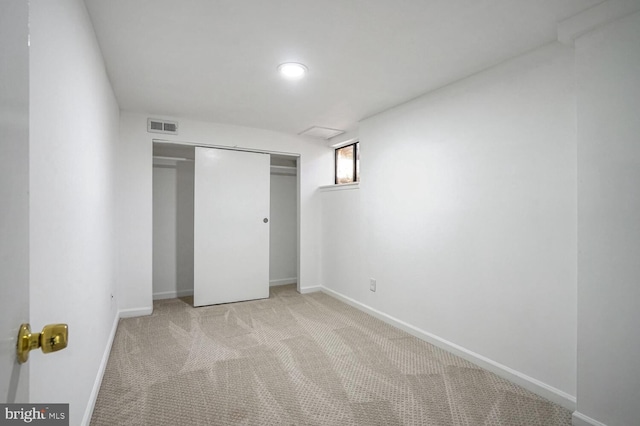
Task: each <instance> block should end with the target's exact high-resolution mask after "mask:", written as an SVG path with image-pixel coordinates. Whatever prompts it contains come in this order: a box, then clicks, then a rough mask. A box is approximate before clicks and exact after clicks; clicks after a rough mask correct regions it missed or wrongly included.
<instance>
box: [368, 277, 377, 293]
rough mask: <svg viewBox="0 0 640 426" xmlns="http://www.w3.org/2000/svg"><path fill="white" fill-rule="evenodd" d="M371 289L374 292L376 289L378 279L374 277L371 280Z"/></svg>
mask: <svg viewBox="0 0 640 426" xmlns="http://www.w3.org/2000/svg"><path fill="white" fill-rule="evenodd" d="M369 290H371V291H373V292H375V291H376V280H374V279H373V278H371V279H370V280H369Z"/></svg>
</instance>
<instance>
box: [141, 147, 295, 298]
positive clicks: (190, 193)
mask: <svg viewBox="0 0 640 426" xmlns="http://www.w3.org/2000/svg"><path fill="white" fill-rule="evenodd" d="M196 146H201V147H203V148H218V149H219V148H221V147H211V146H205V145H196V144H187V143H169V142H165V141H162V142H159V141H154V142H153V286H152V289H153V290H152V291H153V299H154V300H157V299H168V298H176V297H188V296H193V294H194V258H195V259H196V262H197V256H195V253H194V216H196V212H195V207H194V206H195V205H197V203H194V191H195V190H196V189H195V188H196V185H195V182H196V172H195V170H196V161H195V160H196V149H195V148H196ZM225 149H226V150H228V148H225ZM240 151H242V150H240ZM261 153H262V154H265V155H268V156H269V159H268V160H269V161H268V162H269V173H268V177H266V178H267V179H269V212H268V215H269V217H268V224H266V225H265V226H268V227H269V244H268V258H269V268H268V277H267V276H265V277H264V285H265V286H268V287H272V286H277V285H288V284H289V285H290V284H295V285H297V289H298V291H299V282H298V277H299V268H300V266H299V265H300V262H299V259H300V254H299V252H300V244H299V217H300V215H299V209H300V207H299V206H300V203H299V199H300V197H299V188H300V184H299V175H300V173H299V171H300V170H299V164H300V162H299V155H297V154H289V153H274V152H261ZM224 207H225V206H221V208H224ZM265 219H266V218H265ZM265 223H266V222H265ZM195 247H198V244H197V238H196V244H195ZM195 250H197V249H195ZM194 256H195V257H194ZM196 280H197V273H196ZM229 281H231V280H229ZM197 282H199V283H200V282H201V281H197ZM261 282H262V280H261ZM198 285H201V284H198ZM229 285H233V284H232V283H229ZM261 285H262V284H261Z"/></svg>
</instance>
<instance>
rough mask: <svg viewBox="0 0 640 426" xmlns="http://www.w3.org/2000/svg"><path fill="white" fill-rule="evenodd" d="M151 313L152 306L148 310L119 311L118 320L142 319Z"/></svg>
mask: <svg viewBox="0 0 640 426" xmlns="http://www.w3.org/2000/svg"><path fill="white" fill-rule="evenodd" d="M152 313H153V306H151V307H149V308H131V309H121V310H120V318H132V317H144V316H147V315H151V314H152Z"/></svg>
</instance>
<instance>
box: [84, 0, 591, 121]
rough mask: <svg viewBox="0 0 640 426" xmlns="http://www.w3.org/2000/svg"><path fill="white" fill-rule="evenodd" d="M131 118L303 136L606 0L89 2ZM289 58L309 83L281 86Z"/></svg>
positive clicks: (538, 36) (537, 38)
mask: <svg viewBox="0 0 640 426" xmlns="http://www.w3.org/2000/svg"><path fill="white" fill-rule="evenodd" d="M85 3H86V4H87V8H88V10H89V13H90V16H91V19H92V21H93V25H94V27H95V30H96V34H97V37H98V42H99V44H100V46H101V49H102V52H103V55H104V58H105V62H106V66H107V71H108V74H109V78H110V79H111V82H112V84H113V87H114V90H115V93H116V97H117V98H118V102H119V104H120V107H121V108H122V109H124V110H131V111H137V112H144V113H148V114H158V115H160V114H162V115H170V116H177V117H189V118H194V119H203V120H207V121H213V122H219V123H231V124H237V125H243V126H251V127H259V128H265V129H272V130H278V131H284V132H289V133H299V132H301V131H303V130H305V129H307V128H309V127H311V126H323V127H330V128H335V129H344V130H350V129H353V128H355V127H357V122H358V121H359V120H362V119H363V118H366V117H368V116H371V115H373V114H376V113H378V112H381V111H383V110H385V109H388V108H390V107H393V106H395V105H397V104H399V103H402V102H405V101H407V100H409V99H412V98H414V97H416V96H419V95H421V94H423V93H426V92H428V91H430V90H433V89H436V88H438V87H441V86H443V85H445V84H447V83H450V82H452V81H455V80H458V79H460V78H463V77H466V76H468V75H470V74H473V73H475V72H478V71H480V70H482V69H485V68H487V67H489V66H492V65H495V64H497V63H499V62H502V61H504V60H506V59H508V58H511V57H513V56H517V55H519V54H521V53H523V52H526V51H527V50H530V49H533V48H536V47H538V46H541V45H544V44H546V43H549V42H552V41H554V40H555V39H556V23H557V22H558V21H561V20H563V19H566V18H568V17H570V16H573V15H575V14H576V13H579V12H581V11H582V10H585V9H587V8H589V7H591V6H593V5H595V4H598V3H601V1H600V0H534V1H532V0H395V1H392V0H324V1H311V0H269V1H265V0H179V1H178V0H85ZM286 61H296V62H302V63H304V64H306V65H307V66H308V68H309V75H308V77H307V78H306V79H304V80H301V81H296V82H292V81H286V80H282V79H280V78H279V76H278V75H277V70H276V67H277V66H278V64H280V63H282V62H286Z"/></svg>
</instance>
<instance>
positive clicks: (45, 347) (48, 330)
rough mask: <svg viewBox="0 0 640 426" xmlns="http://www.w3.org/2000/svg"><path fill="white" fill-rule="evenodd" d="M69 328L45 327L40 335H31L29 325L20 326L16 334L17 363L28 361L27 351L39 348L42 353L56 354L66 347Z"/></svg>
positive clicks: (62, 326)
mask: <svg viewBox="0 0 640 426" xmlns="http://www.w3.org/2000/svg"><path fill="white" fill-rule="evenodd" d="M68 340H69V327H68V326H67V324H49V325H45V326H44V328H43V329H42V332H41V333H32V332H31V326H30V325H29V324H22V325H21V326H20V331H19V333H18V362H19V363H20V364H24V363H25V362H27V360H28V359H29V351H30V350H32V349H38V348H41V349H42V352H44V353H45V354H48V353H49V352H56V351H59V350H61V349H64V348H66V347H67V341H68Z"/></svg>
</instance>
